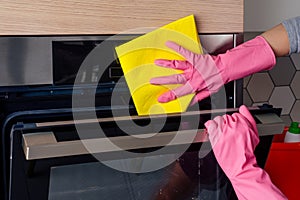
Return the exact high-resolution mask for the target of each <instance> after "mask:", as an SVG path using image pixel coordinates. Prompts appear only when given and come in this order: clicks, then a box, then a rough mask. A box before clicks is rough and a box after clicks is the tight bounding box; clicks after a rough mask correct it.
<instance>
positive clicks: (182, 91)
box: [158, 83, 193, 103]
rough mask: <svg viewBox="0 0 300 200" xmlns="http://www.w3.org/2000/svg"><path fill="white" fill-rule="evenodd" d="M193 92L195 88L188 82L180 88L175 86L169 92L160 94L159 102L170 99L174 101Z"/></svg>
mask: <svg viewBox="0 0 300 200" xmlns="http://www.w3.org/2000/svg"><path fill="white" fill-rule="evenodd" d="M192 92H193V88H192V87H191V86H190V84H189V83H186V84H184V85H182V86H180V87H178V88H175V89H173V90H169V91H168V92H165V93H164V94H162V95H160V96H159V97H158V102H160V103H166V102H169V101H172V100H174V99H176V98H178V97H181V96H184V95H187V94H191V93H192Z"/></svg>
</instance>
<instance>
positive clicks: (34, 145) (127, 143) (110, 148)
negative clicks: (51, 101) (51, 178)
mask: <svg viewBox="0 0 300 200" xmlns="http://www.w3.org/2000/svg"><path fill="white" fill-rule="evenodd" d="M175 135H176V137H177V139H176V141H177V142H176V143H173V144H172V145H173V146H174V145H183V144H189V143H190V140H191V139H190V138H194V141H193V143H194V142H195V143H196V142H204V141H207V139H206V134H205V131H204V130H203V129H198V130H197V132H196V131H195V130H183V131H173V132H161V133H157V134H156V135H155V137H152V136H153V133H147V134H142V135H138V136H139V138H137V137H133V136H118V137H110V138H96V139H84V140H74V141H63V142H58V141H57V140H56V138H55V135H54V134H53V132H37V133H28V134H23V150H24V153H25V157H26V159H27V160H36V159H43V158H56V157H63V156H74V155H83V154H93V153H111V152H120V149H122V150H123V151H124V150H133V149H142V148H153V147H162V146H165V145H166V144H168V141H170V140H172V139H173V138H174V137H175ZM195 136H196V137H195ZM141 138H147V140H146V142H145V140H141ZM118 144H120V145H118ZM116 145H118V146H116ZM86 147H88V149H87V148H86Z"/></svg>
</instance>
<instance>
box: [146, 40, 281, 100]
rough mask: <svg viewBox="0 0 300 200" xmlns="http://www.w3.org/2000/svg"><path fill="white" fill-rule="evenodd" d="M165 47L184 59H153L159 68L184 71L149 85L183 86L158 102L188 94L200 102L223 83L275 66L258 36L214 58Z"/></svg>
mask: <svg viewBox="0 0 300 200" xmlns="http://www.w3.org/2000/svg"><path fill="white" fill-rule="evenodd" d="M166 46H168V47H169V48H171V49H173V50H174V51H176V52H177V53H179V54H181V55H182V56H183V57H184V58H185V59H186V60H184V61H180V60H163V59H158V60H155V64H156V65H158V66H162V67H167V68H173V69H180V70H183V73H182V74H175V75H171V76H164V77H157V78H153V79H151V80H150V83H151V84H155V85H164V84H183V85H182V86H180V87H178V88H176V89H174V90H170V91H168V92H166V93H164V94H162V95H161V96H160V97H159V98H158V101H159V102H161V103H164V102H168V101H171V100H174V99H176V98H177V97H180V96H184V95H187V94H191V93H196V95H195V98H194V102H197V101H200V100H201V99H204V98H206V97H208V96H209V95H211V94H213V93H215V92H217V91H218V90H219V88H220V87H222V86H223V85H224V84H226V83H228V82H230V81H232V80H236V79H239V78H243V77H245V76H248V75H250V74H253V73H255V72H259V71H262V70H268V69H271V68H272V67H273V66H274V65H275V63H276V59H275V55H274V53H273V50H272V48H271V47H270V46H269V44H268V43H267V41H266V40H265V39H264V38H263V37H261V36H258V37H256V38H254V39H252V40H250V41H248V42H245V43H243V44H241V45H239V46H238V47H235V48H233V49H231V50H229V51H227V52H226V53H224V54H219V55H217V56H211V55H209V54H205V55H201V54H195V53H193V52H191V51H189V50H187V49H185V48H183V47H181V46H179V45H178V44H176V43H174V42H170V41H168V42H166Z"/></svg>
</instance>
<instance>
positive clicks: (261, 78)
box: [247, 73, 274, 103]
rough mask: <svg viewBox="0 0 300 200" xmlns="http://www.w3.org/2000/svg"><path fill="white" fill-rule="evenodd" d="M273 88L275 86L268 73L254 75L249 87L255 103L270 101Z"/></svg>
mask: <svg viewBox="0 0 300 200" xmlns="http://www.w3.org/2000/svg"><path fill="white" fill-rule="evenodd" d="M273 88H274V85H273V82H272V80H271V78H270V76H269V74H268V73H257V74H253V75H252V77H251V78H250V80H249V83H248V86H247V90H248V92H249V94H250V96H251V98H252V100H253V102H254V103H255V102H264V101H268V100H269V97H270V95H271V93H272V90H273Z"/></svg>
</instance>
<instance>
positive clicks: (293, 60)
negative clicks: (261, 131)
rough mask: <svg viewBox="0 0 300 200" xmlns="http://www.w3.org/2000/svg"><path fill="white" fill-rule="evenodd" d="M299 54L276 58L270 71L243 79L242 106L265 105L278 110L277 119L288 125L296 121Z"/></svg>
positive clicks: (299, 108) (299, 90) (299, 118)
mask: <svg viewBox="0 0 300 200" xmlns="http://www.w3.org/2000/svg"><path fill="white" fill-rule="evenodd" d="M299 66H300V54H292V55H291V56H286V57H282V58H277V63H276V65H275V66H274V68H273V69H272V70H270V71H263V72H259V73H256V74H253V75H251V76H249V77H245V78H244V82H243V83H244V94H243V99H244V101H243V103H244V104H245V105H247V106H256V105H262V104H263V103H268V104H271V105H273V106H274V107H278V108H282V113H281V114H282V116H281V118H282V119H283V121H284V122H285V124H286V125H287V126H288V125H290V123H291V121H297V122H300V68H299Z"/></svg>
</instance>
